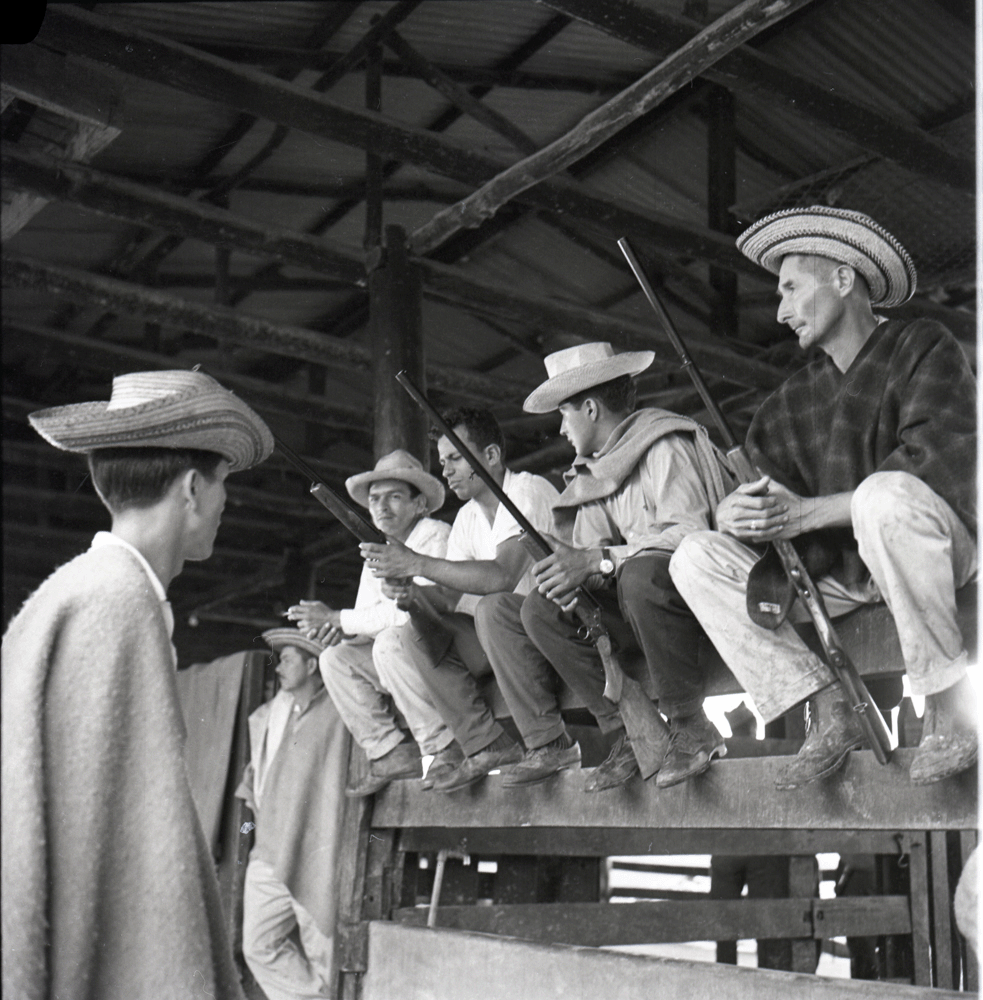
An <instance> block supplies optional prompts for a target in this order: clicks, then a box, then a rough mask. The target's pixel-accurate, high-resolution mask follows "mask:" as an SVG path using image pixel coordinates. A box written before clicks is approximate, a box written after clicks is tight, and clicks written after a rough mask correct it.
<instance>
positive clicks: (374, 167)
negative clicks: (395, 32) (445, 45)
mask: <svg viewBox="0 0 983 1000" xmlns="http://www.w3.org/2000/svg"><path fill="white" fill-rule="evenodd" d="M380 20H381V18H380V17H379V15H378V14H377V15H376V16H375V17H373V18H372V23H373V24H378V22H379V21H380ZM365 109H366V110H367V111H381V110H382V49H380V48H379V46H378V45H372V46H370V47H369V50H368V52H367V53H366V56H365ZM382 168H383V159H382V157H381V156H380V155H379V154H378V153H375V152H373V151H372V150H368V151H366V154H365V236H364V241H363V247H364V249H365V252H366V254H367V256H368V259H369V260H371V259H372V257H373V255H376V254H378V251H379V244H380V243H381V242H382ZM369 270H370V271H371V270H372V268H371V267H369Z"/></svg>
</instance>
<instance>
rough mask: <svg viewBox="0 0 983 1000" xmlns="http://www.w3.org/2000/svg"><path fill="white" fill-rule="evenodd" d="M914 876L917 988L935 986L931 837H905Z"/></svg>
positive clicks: (912, 903) (914, 939)
mask: <svg viewBox="0 0 983 1000" xmlns="http://www.w3.org/2000/svg"><path fill="white" fill-rule="evenodd" d="M905 847H906V848H907V854H908V857H909V859H910V860H909V866H908V870H909V872H910V874H911V889H910V892H911V944H912V948H913V949H914V959H915V985H916V986H931V985H932V945H931V940H932V918H931V913H930V902H931V883H930V880H929V867H930V866H929V858H928V834H927V833H911V834H907V835H906V836H905Z"/></svg>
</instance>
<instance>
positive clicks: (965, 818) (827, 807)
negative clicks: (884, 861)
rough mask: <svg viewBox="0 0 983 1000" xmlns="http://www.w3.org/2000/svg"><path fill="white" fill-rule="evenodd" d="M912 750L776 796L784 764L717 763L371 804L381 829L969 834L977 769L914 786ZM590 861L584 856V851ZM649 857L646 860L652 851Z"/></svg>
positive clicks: (862, 755)
mask: <svg viewBox="0 0 983 1000" xmlns="http://www.w3.org/2000/svg"><path fill="white" fill-rule="evenodd" d="M914 754H915V751H914V750H897V751H895V753H894V755H893V756H892V759H891V761H890V763H888V764H886V765H881V764H878V763H877V761H876V760H875V759H874V755H873V753H872V752H871V751H869V750H867V751H856V752H854V753H851V754H850V757H849V759H848V760H847V763H846V765H845V767H844V769H843V771H842V772H840V773H838V774H837V775H836V776H834V777H832V778H830V779H829V780H827V781H823V782H817V783H815V784H812V785H809V786H807V787H805V788H801V789H793V790H791V791H782V792H779V791H777V790H776V789H775V787H774V781H775V778H776V776H777V774H778V771H779V770H780V769H781V768H783V767H784V766H785V765H786V764H787V763H788V761H787V758H784V757H762V758H759V759H757V760H733V761H730V760H726V759H725V760H722V761H716V762H715V763H714V765H713V767H711V768H710V770H709V771H707V773H706V774H705V775H701V776H700V777H699V778H698V779H695V780H692V781H688V782H685V783H684V784H682V785H677V786H675V787H673V788H666V789H661V790H660V789H656V788H655V786H654V785H653V784H652V783H651V782H649V783H642V782H640V781H637V780H636V781H632V782H631V783H630V784H628V785H627V786H626V787H624V788H621V789H618V790H616V791H612V792H610V793H606V794H600V795H588V794H584V792H583V785H584V781H585V780H586V779H587V777H589V775H590V774H591V770H590V769H582V770H579V771H565V772H562V773H560V774H558V775H557V776H556V777H555V778H552V779H550V781H549V783H548V784H545V785H540V786H533V787H531V788H511V789H506V788H503V787H502V778H501V777H499V776H492V777H490V778H488V779H487V780H486V781H484V782H482V783H481V784H480V785H479V786H477V787H476V788H471V789H468V790H467V791H462V792H458V793H455V794H453V795H440V796H434V795H431V794H429V793H427V792H422V791H419V789H418V788H417V787H416V785H417V783H416V782H410V781H396V782H393V783H392V784H391V785H389V787H388V788H386V789H385V790H384V791H382V792H381V793H379V795H378V796H377V797H376V814H375V822H376V823H377V824H378V825H380V826H386V827H408V826H426V827H433V826H454V827H460V826H461V825H462V823H463V824H465V825H470V826H479V827H522V826H532V825H535V826H550V827H556V826H576V827H592V826H602V827H634V828H655V829H674V828H675V829H700V828H704V829H705V828H708V827H724V826H726V827H732V828H743V829H748V830H752V829H753V830H759V829H761V830H768V829H852V830H927V829H937V830H964V829H975V828H976V825H977V814H976V769H975V768H971V769H970V770H968V771H966V772H964V773H963V774H961V775H957V776H956V777H954V778H950V779H948V780H946V781H941V782H938V783H937V784H934V785H923V786H919V785H912V784H911V782H910V781H909V780H908V769H909V766H910V763H911V760H912V758H913V756H914ZM585 853H589V852H585ZM648 853H652V852H651V851H650V852H648Z"/></svg>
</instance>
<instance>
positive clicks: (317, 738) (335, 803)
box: [236, 628, 348, 1000]
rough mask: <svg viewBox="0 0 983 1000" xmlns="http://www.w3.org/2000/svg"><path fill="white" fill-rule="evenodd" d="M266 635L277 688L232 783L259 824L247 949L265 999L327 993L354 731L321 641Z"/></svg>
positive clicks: (248, 893) (248, 898)
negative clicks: (336, 695)
mask: <svg viewBox="0 0 983 1000" xmlns="http://www.w3.org/2000/svg"><path fill="white" fill-rule="evenodd" d="M263 639H264V640H265V641H266V643H267V645H268V646H269V647H270V648H271V649H272V650H273V651H274V652H276V653H278V654H279V662H278V663H277V667H276V673H277V677H279V679H280V690H279V691H278V692H277V693H276V695H274V697H273V698H272V699H271V700H270V701H268V702H266V703H265V704H263V705H260V707H259V708H257V709H256V711H255V712H253V713H252V715H250V716H249V745H250V761H249V764H248V766H247V767H246V772H245V774H244V775H243V777H242V783H241V784H240V785H239V787H238V788H237V789H236V795H237V796H238V797H239V798H241V799H245V801H246V805H248V806H249V808H250V809H251V810H252V812H253V819H254V820H255V823H256V833H255V838H256V839H255V842H254V844H253V848H252V850H251V851H250V852H249V864H248V865H247V867H246V881H245V890H244V898H243V922H242V954H243V957H244V958H245V960H246V964H247V965H248V966H249V969H250V971H251V972H252V974H253V976H254V977H255V978H256V982H257V983H259V985H260V986H261V987H262V988H263V992H264V993H265V994H266V996H267V997H268V998H269V1000H307V998H316V997H328V996H330V995H331V968H332V948H333V937H334V925H335V912H336V909H337V895H336V881H337V872H336V871H335V867H336V864H337V860H338V846H339V837H340V835H341V818H342V812H343V802H344V800H343V798H342V794H341V789H342V785H343V783H344V774H345V771H346V770H347V764H348V735H347V733H346V731H345V726H344V724H343V723H342V721H341V718H340V716H339V715H338V711H337V709H336V708H335V707H334V705H333V704H332V702H331V699H330V698H329V697H328V694H327V692H326V691H325V690H324V685H323V684H322V683H321V676H320V674H319V673H318V665H317V658H318V655H319V654H320V653H321V651H322V650H323V648H324V647H323V646H322V645H321V644H320V643H319V642H315V641H314V640H313V639H308V638H307V637H306V636H305V635H303V634H301V633H300V632H299V631H298V630H297V629H295V628H274V629H269V630H268V631H266V632H264V633H263Z"/></svg>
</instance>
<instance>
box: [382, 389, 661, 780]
mask: <svg viewBox="0 0 983 1000" xmlns="http://www.w3.org/2000/svg"><path fill="white" fill-rule="evenodd" d="M396 381H397V382H399V384H400V385H401V386H402V387H403V388H404V389H405V390H406V391H407V392H408V393H409V394H410V396H411V397H412V398H413V401H414V402H415V403H416V404H417V405H418V406H419V407H420V408H421V409H422V410H423V411H424V413H426V414H427V416H429V417H430V419H431V420H432V421H433V423H434V424H435V425H436V426H437V427H438V428H439V430H440V432H441V434H443V435H444V436H445V437H446V438H447V439H448V440H449V441H450V442H451V443H452V444H453V445H454V447H455V448H457V450H458V452H459V453H460V454H461V455H462V456H464V458H466V459H467V460H468V463H469V464H470V466H471V468H472V469H473V470H474V472H475V474H476V475H477V476H478V477H479V478H480V479H481V480H482V481H483V482H484V484H485V485H486V486H487V487H488V488H489V489H490V490H491V491H492V493H493V494H494V495H495V498H496V499H497V500H498V502H499V503H500V504H502V506H503V507H505V509H506V510H507V511H508V512H509V513H510V514H511V515H512V516H513V517H514V518H515V521H516V523H517V524H518V525H519V527H520V528H522V534H521V535H520V538H521V540H522V543H523V545H525V547H526V549H527V550H528V551H529V553H530V554H531V555H532V556H533V558H534V559H536V560H539V559H544V558H545V557H546V556H548V555H550V554H551V553H552V552H553V549H552V548H551V547H550V544H549V542H547V541H546V539H545V538H543V536H542V535H540V534H539V532H538V531H536V529H535V528H534V527H533V526H532V524H531V523H530V522H529V520H528V518H527V517H526V516H525V515H524V514H523V513H522V511H521V510H519V508H518V507H517V506H516V505H515V504H514V503H513V502H512V500H511V499H510V498H509V497H508V496H507V495H506V493H505V491H504V490H503V489H502V487H501V486H499V484H498V483H497V482H495V479H494V477H493V476H492V475H491V473H490V472H489V471H488V470H487V469H486V468H485V467H484V466H483V465H482V464H481V462H480V461H479V460H478V459H477V457H476V456H475V455H474V454H473V453H472V451H471V449H470V448H468V446H467V445H466V444H465V443H464V442H463V441H462V440H461V439H460V438H459V437H458V436H457V434H455V433H454V428H453V427H451V426H450V425H449V424H448V423H447V421H446V420H444V418H443V417H442V416H441V415H440V414H439V413H438V412H437V410H436V409H434V407H433V405H432V404H431V402H430V400H428V399H427V397H426V396H424V395H423V393H422V392H420V390H419V389H418V388H417V387H416V386H415V385H414V384H413V382H412V381H411V379H410V377H409V376H408V375H407V374H406V372H405V371H401V372H399V374H397V375H396ZM574 594H575V595H576V598H577V603H576V606H575V608H574V611H575V613H576V615H577V617H578V618H579V619H580V623H581V627H580V634H581V637H582V638H584V639H590V641H591V642H592V643H593V644H594V646H595V647H596V649H597V652H598V654H599V655H600V657H601V663H602V664H603V666H604V697H605V698H607V699H608V700H609V701H612V702H615V703H616V704H617V705H618V709H619V711H620V713H621V719H622V721H623V722H624V724H625V732H626V733H627V734H628V737H629V739H630V740H631V746H632V750H633V751H634V753H635V759H636V760H637V761H638V766H639V770H640V771H641V774H642V779H643V780H645V779H646V778H650V777H651V776H652V775H653V774H655V772H656V771H658V770H659V768H660V767H661V766H662V761H663V759H664V758H665V753H666V747H667V745H668V741H669V728H668V726H666V723H665V720H664V719H663V718H662V716H661V715H659V711H658V709H657V708H656V707H655V705H654V704H653V703H652V701H651V699H650V698H649V697H648V696H647V695H646V694H645V691H644V690H643V689H642V686H641V684H639V683H638V681H636V680H635V679H634V678H633V677H629V676H628V675H627V674H626V673H625V672H624V670H622V668H621V665H620V664H619V663H618V660H617V656H616V654H615V652H614V650H613V648H612V646H611V636H610V634H609V633H608V630H607V629H606V628H605V626H604V624H603V622H602V621H601V605H600V604H599V603H598V600H597V598H596V597H595V596H594V595H593V594H592V593H590V591H588V590H584V588H583V587H578V588H577V589H576V590H575V591H574Z"/></svg>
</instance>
